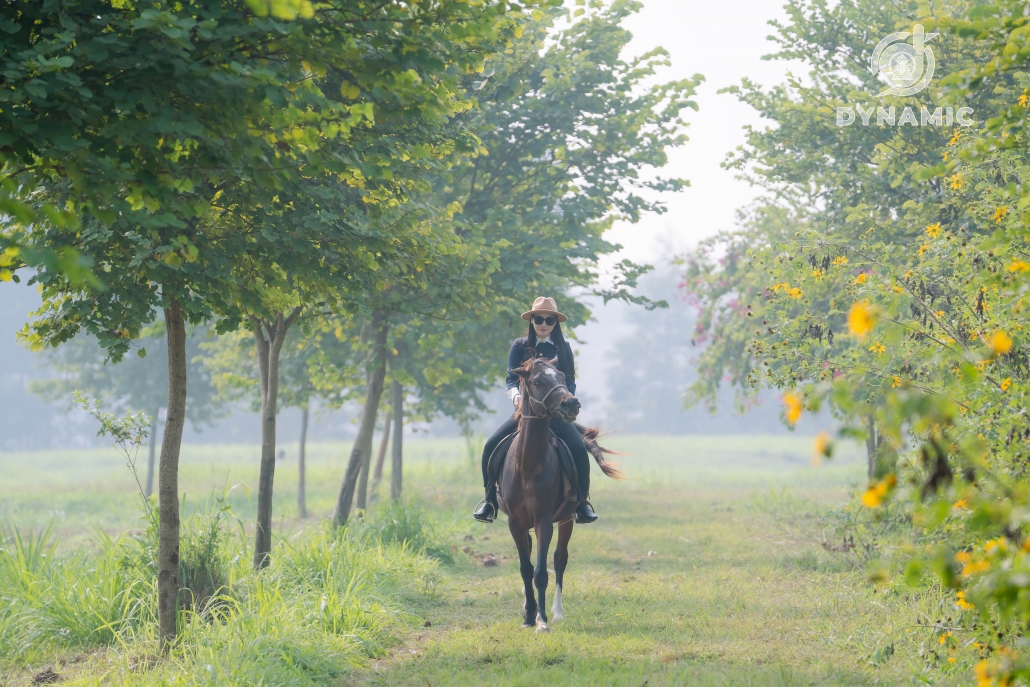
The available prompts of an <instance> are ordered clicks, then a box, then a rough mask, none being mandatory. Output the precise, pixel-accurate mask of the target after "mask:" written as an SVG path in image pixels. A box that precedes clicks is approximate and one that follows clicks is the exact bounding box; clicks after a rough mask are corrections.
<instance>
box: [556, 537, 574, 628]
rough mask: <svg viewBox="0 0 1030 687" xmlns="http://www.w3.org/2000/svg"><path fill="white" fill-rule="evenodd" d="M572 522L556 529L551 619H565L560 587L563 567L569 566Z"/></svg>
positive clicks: (563, 571) (563, 572)
mask: <svg viewBox="0 0 1030 687" xmlns="http://www.w3.org/2000/svg"><path fill="white" fill-rule="evenodd" d="M572 527H573V522H572V520H571V519H569V520H567V521H565V522H563V523H562V524H561V526H560V527H558V543H557V544H556V545H555V547H554V605H553V606H551V619H552V620H555V621H558V620H564V619H565V608H564V607H563V606H562V585H563V584H564V583H565V566H567V565H568V564H569V540H570V539H572Z"/></svg>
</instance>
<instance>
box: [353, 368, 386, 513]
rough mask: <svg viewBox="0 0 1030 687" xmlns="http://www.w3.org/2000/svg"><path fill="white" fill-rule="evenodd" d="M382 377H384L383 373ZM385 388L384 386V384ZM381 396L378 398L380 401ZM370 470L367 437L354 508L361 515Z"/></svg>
mask: <svg viewBox="0 0 1030 687" xmlns="http://www.w3.org/2000/svg"><path fill="white" fill-rule="evenodd" d="M383 376H384V377H385V376H386V374H385V371H384V374H383ZM384 387H385V384H384ZM381 400H382V396H380V401H381ZM378 416H379V408H378V407H377V408H376V417H378ZM372 433H373V435H374V434H375V423H374V422H373V424H372ZM371 470H372V437H369V442H368V450H367V451H363V452H362V456H361V472H360V473H359V474H358V499H357V501H358V502H357V504H356V505H355V508H356V509H357V510H359V511H361V512H362V513H364V512H365V511H367V510H368V473H369V472H370V471H371Z"/></svg>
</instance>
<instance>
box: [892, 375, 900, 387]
mask: <svg viewBox="0 0 1030 687" xmlns="http://www.w3.org/2000/svg"><path fill="white" fill-rule="evenodd" d="M899 386H901V377H898V376H897V375H895V376H894V378H893V379H891V388H892V389H897V388H898V387H899Z"/></svg>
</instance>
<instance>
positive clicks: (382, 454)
mask: <svg viewBox="0 0 1030 687" xmlns="http://www.w3.org/2000/svg"><path fill="white" fill-rule="evenodd" d="M392 420H393V418H392V417H391V416H389V415H387V416H386V425H384V426H383V439H382V441H380V442H379V455H378V456H377V457H376V469H375V470H374V471H373V472H372V489H371V490H370V491H371V495H370V496H369V499H370V500H371V501H375V498H376V493H377V492H376V489H378V488H379V482H380V481H381V480H382V479H383V463H384V462H386V447H387V445H388V444H389V443H390V423H391V421H392Z"/></svg>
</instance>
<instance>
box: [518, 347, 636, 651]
mask: <svg viewBox="0 0 1030 687" xmlns="http://www.w3.org/2000/svg"><path fill="white" fill-rule="evenodd" d="M513 372H515V373H516V374H517V375H519V377H521V378H522V379H521V381H520V384H519V386H520V391H521V392H522V398H523V401H522V408H521V409H520V414H521V417H520V420H519V433H518V435H517V437H516V439H515V441H513V442H512V444H511V446H510V447H509V449H508V453H507V456H506V458H505V461H504V472H503V473H502V475H501V489H500V494H499V496H498V505H499V506H500V508H501V510H502V511H503V512H504V513H505V514H506V515H507V516H508V529H509V530H510V531H511V536H512V539H514V540H515V546H516V547H517V548H518V550H519V563H520V564H521V573H522V582H523V591H524V592H525V595H526V603H525V605H524V606H523V607H522V612H523V623H522V625H523V627H533V626H534V625H535V626H536V631H537V632H548V631H550V628H549V627H548V626H547V612H546V610H545V604H546V602H545V598H546V593H547V552H548V550H549V549H550V547H551V537H552V535H553V534H554V524H555V523H558V544H557V546H556V547H555V550H554V573H555V577H556V578H557V579H556V588H555V592H554V606H553V607H552V609H551V610H552V612H553V617H554V619H555V620H561V619H562V617H563V615H564V611H563V609H562V580H563V577H564V575H565V566H566V564H568V562H569V540H570V539H571V538H572V526H573V515H574V514H575V512H576V505H577V500H576V499H575V498H571V499H570V498H567V497H566V495H565V493H564V492H565V490H564V489H563V480H562V476H561V468H560V466H559V461H558V452H557V449H556V448H555V445H554V444H552V443H551V432H550V426H549V425H550V420H551V418H553V417H560V418H561V419H563V420H565V421H566V422H572V421H573V420H575V419H576V416H577V415H578V414H579V409H580V403H579V400H578V399H577V398H576V397H575V396H573V395H572V394H571V393H570V392H569V390H568V389H567V388H566V387H565V375H564V374H562V372H561V371H560V370H558V369H557V360H545V359H543V358H531V359H529V360H527V361H526V362H525V363H524V364H523V365H522V367H520V368H518V369H516V370H513ZM596 438H597V430H596V429H588V430H585V431H584V434H583V439H584V442H585V443H586V445H587V449H588V450H589V451H590V453H591V454H592V455H593V456H594V459H595V460H596V461H597V464H598V465H599V466H600V467H601V470H602V471H603V472H604V474H606V475H608V476H609V477H614V478H616V479H619V478H621V477H622V474H621V473H620V472H619V471H618V470H617V469H616V468H615V466H613V465H611V464H609V463H607V462H605V459H604V454H605V453H613V452H612V451H608V450H607V449H603V448H601V447H600V446H598V444H597V441H596ZM573 482H574V480H573ZM573 489H575V484H573ZM580 496H581V497H582V498H585V497H586V495H585V494H582V495H580ZM534 528H535V529H536V539H537V560H536V567H535V568H534V566H533V560H532V558H531V555H532V552H533V540H532V538H531V537H530V530H532V529H534ZM534 587H535V588H536V594H535V595H534V593H533V588H534Z"/></svg>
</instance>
